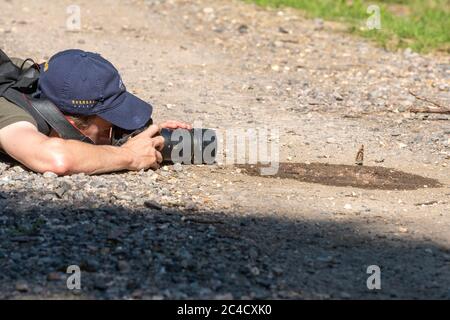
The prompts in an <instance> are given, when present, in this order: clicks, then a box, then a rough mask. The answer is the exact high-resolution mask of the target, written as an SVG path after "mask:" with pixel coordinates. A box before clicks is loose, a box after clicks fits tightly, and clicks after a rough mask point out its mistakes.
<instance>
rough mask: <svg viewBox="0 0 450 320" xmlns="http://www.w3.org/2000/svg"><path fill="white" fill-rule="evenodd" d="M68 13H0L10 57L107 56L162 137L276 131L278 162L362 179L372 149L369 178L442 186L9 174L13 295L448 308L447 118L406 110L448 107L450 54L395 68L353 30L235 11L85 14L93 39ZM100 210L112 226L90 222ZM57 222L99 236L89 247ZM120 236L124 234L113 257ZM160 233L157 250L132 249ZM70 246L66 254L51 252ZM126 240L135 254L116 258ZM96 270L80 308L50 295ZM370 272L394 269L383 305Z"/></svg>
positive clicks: (203, 174)
mask: <svg viewBox="0 0 450 320" xmlns="http://www.w3.org/2000/svg"><path fill="white" fill-rule="evenodd" d="M71 4H73V2H72V1H58V3H57V4H56V3H55V2H54V1H50V0H41V1H19V0H0V7H1V13H0V47H1V48H2V49H3V50H4V51H5V52H6V53H8V54H9V55H11V56H18V57H31V58H34V59H36V60H38V61H42V60H45V59H48V58H49V57H50V56H52V55H53V54H54V53H56V52H58V51H60V50H63V49H67V48H81V49H84V50H88V51H94V52H98V53H101V54H102V55H103V56H104V57H105V58H107V59H109V60H110V61H112V62H113V64H114V65H115V66H116V67H117V68H118V69H119V71H120V72H121V74H122V76H123V80H124V83H125V84H126V86H127V89H128V90H129V91H131V92H133V93H135V94H137V95H139V96H140V97H141V98H143V99H144V100H146V101H149V102H151V103H152V104H153V105H154V119H155V120H156V121H159V120H166V119H181V120H185V121H189V122H195V123H196V124H198V123H199V121H201V125H202V126H203V127H209V128H216V129H218V130H225V129H229V128H241V129H249V128H276V129H278V130H279V131H280V161H281V162H287V163H306V164H308V163H309V164H314V163H322V164H331V165H349V166H354V163H355V155H356V152H357V151H358V149H359V147H360V146H361V144H364V146H365V160H364V166H363V167H362V168H364V170H368V171H370V170H371V169H367V168H366V167H375V166H378V167H383V168H392V169H395V170H399V171H402V172H404V173H407V174H415V175H419V176H421V177H424V178H427V179H435V180H437V181H439V184H440V186H439V185H437V184H436V185H433V184H430V185H425V184H421V185H419V184H418V185H417V187H418V188H405V189H414V190H386V189H392V188H380V189H362V188H357V187H352V186H348V184H345V185H347V186H342V184H339V183H337V182H336V183H333V181H328V183H325V184H320V183H308V182H305V181H296V180H293V179H277V178H275V177H273V178H271V177H260V176H257V175H256V176H255V175H247V174H245V172H244V170H241V169H239V168H235V167H232V166H225V165H212V166H183V168H182V170H179V168H178V167H173V166H168V167H166V168H163V169H160V170H158V171H157V172H156V173H153V172H142V173H120V174H112V175H103V176H101V177H93V178H91V177H74V178H73V179H72V178H67V179H66V178H51V177H50V178H42V177H38V176H37V175H35V174H32V173H29V172H27V171H23V170H21V169H20V167H18V166H16V165H5V167H4V168H3V169H0V204H2V207H3V209H1V210H2V212H3V214H2V216H1V219H2V220H0V222H1V223H2V224H0V229H1V230H2V232H1V233H0V239H1V242H0V267H1V271H0V273H1V275H0V280H1V281H0V297H2V298H48V297H57V298H61V297H62V298H67V297H68V298H79V297H82V298H130V297H132V298H148V299H152V298H157V299H158V298H281V299H292V298H293V299H330V298H331V299H348V298H356V299H359V298H370V299H371V298H373V299H379V298H397V299H398V298H400V299H403V298H415V299H418V298H422V299H430V298H438V299H449V298H450V214H449V213H450V121H449V120H450V116H449V115H436V114H431V115H428V114H413V113H410V112H409V111H408V108H410V107H417V106H427V104H425V103H424V102H423V101H419V100H417V99H416V98H414V97H413V96H412V95H411V94H410V93H409V92H408V91H409V90H412V91H413V92H415V93H416V94H418V95H420V96H423V97H427V98H429V99H433V100H434V101H437V102H439V103H441V104H443V105H447V106H449V105H450V94H449V90H450V89H449V88H450V64H449V62H450V60H449V57H448V56H447V55H440V54H433V55H427V56H422V55H419V54H416V53H414V52H411V51H410V50H401V51H398V52H387V51H385V50H383V49H381V48H378V47H376V46H375V45H373V44H371V43H369V42H367V41H365V40H362V39H359V38H354V37H352V36H350V35H348V34H346V33H344V32H343V31H342V30H343V27H342V26H341V25H338V24H335V23H328V22H323V21H321V20H317V19H316V20H308V19H305V18H303V17H302V15H301V14H300V13H298V12H295V11H293V10H289V9H283V10H269V9H263V8H259V7H256V6H253V5H249V4H245V3H242V2H239V1H222V0H216V1H210V0H197V1H182V0H167V1H163V0H161V1H114V0H103V1H86V0H78V1H76V4H77V5H78V6H79V7H80V9H81V30H79V31H77V32H73V31H68V30H67V27H66V22H67V19H68V17H69V14H68V13H67V12H66V8H67V7H68V6H69V5H71ZM318 168H319V169H318V170H321V169H320V168H322V167H318ZM358 168H360V167H358ZM344 171H345V170H344ZM16 174H18V175H19V176H20V177H23V179H22V180H20V179H14V178H13V177H14V176H15V175H16ZM343 174H344V175H345V172H344V173H343ZM45 179H47V180H45ZM49 179H50V180H49ZM70 179H72V180H70ZM77 179H78V180H77ZM324 179H325V180H327V178H323V179H322V180H324ZM330 179H333V176H331V178H330ZM319 180H320V179H319ZM45 181H47V182H45ZM48 181H50V182H48ZM70 181H75V182H77V181H78V182H79V181H82V182H83V183H82V184H81V186H78V185H77V184H76V183H74V184H73V185H72V188H78V190H79V192H81V193H82V194H83V195H86V198H85V200H83V199H80V198H77V197H79V196H77V195H75V193H74V194H73V196H72V194H71V193H70V192H68V193H67V194H69V193H70V196H67V197H68V198H64V197H63V196H58V197H55V198H54V199H53V198H51V197H50V198H46V196H45V194H52V192H54V191H55V190H59V189H57V188H60V186H61V185H62V184H63V183H71V182H70ZM306 181H311V180H306ZM424 181H429V180H424ZM313 182H314V181H313ZM319 182H320V181H319ZM83 185H84V186H85V187H82V186H83ZM350 185H351V184H350ZM124 186H125V187H124ZM394 189H395V188H394ZM24 191H26V195H24V194H23V192H24ZM106 193H108V197H109V198H108V199H107V197H106V196H105V197H103V194H106ZM57 194H58V193H57ZM100 194H101V195H100ZM112 198H113V200H111V199H112ZM11 199H12V200H11ZM14 199H15V200H14ZM86 199H88V200H86ZM149 201H153V202H155V203H156V204H155V205H154V206H152V205H151V203H153V202H149ZM88 204H89V205H88ZM78 206H79V207H78ZM102 206H109V207H108V208H109V209H108V210H112V211H108V210H106V209H105V211H104V212H109V214H110V215H111V216H112V217H116V218H117V221H116V222H114V221H110V220H111V216H109V217H108V214H106V216H101V214H100V213H98V212H97V213H94V212H93V210H94V209H92V208H95V210H98V208H99V207H102ZM110 206H113V209H111V208H110ZM155 206H156V208H155ZM114 208H116V209H114ZM77 210H78V211H77ZM79 210H82V211H83V210H84V211H83V212H84V213H80V212H79ZM90 210H91V211H90ZM114 210H116V211H114ZM155 210H156V211H155ZM36 212H38V213H36ZM61 212H65V213H61ZM67 212H68V213H69V214H67ZM71 212H72V213H73V215H71V214H70V213H71ZM89 212H91V213H92V214H89ZM111 212H112V213H111ZM135 212H140V213H139V214H136V216H135V217H134V216H133V213H135ZM155 212H156V213H155ZM55 215H63V217H61V216H58V217H57V218H55ZM99 215H100V216H99ZM127 215H130V216H131V217H132V218H131V219H129V218H128V217H127ZM94 216H95V219H94ZM38 218H39V219H41V220H42V219H43V220H44V221H46V222H45V223H44V224H43V226H42V227H41V229H39V230H37V231H36V230H34V229H33V232H34V233H37V234H34V233H30V234H27V235H26V236H27V237H28V238H17V239H16V238H14V237H11V233H10V232H9V230H11V229H12V228H13V227H15V228H16V229H17V228H19V227H20V226H21V224H26V223H28V222H27V221H30V220H29V219H31V220H32V221H37V219H38ZM55 219H56V220H59V221H64V219H67V221H70V223H71V224H70V226H71V227H73V228H74V226H78V227H80V228H87V226H86V225H87V224H90V223H91V224H94V225H97V226H98V228H99V229H98V232H97V234H96V235H95V236H94V235H91V233H89V232H88V233H86V234H84V233H83V234H82V235H80V234H77V233H72V229H70V228H69V226H62V225H58V228H57V227H56V226H55V225H54V224H52V223H56V222H54V220H55ZM102 219H103V220H102ZM105 219H106V221H107V222H108V221H109V222H110V223H111V225H107V224H106V222H104V221H105ZM52 221H53V222H52ZM102 221H103V222H102ZM119 222H120V223H119ZM104 223H105V224H104ZM139 223H141V224H139ZM143 224H145V228H144V227H143ZM33 226H34V225H33ZM153 226H154V227H155V228H156V229H152V228H153ZM67 228H69V229H67ZM102 228H104V229H102ZM108 228H109V229H108ZM117 228H126V230H125V231H124V230H122V229H120V230H122V233H120V232H119V233H118V235H115V236H114V237H112V239H113V240H114V239H115V240H114V241H116V242H114V241H112V242H111V239H109V237H110V231H111V230H112V231H114V230H116V229H117ZM19 229H20V228H19ZM110 229H111V230H110ZM147 229H149V230H155V233H152V237H153V238H150V239H148V238H145V237H142V238H139V239H140V240H139V241H138V240H136V241H134V242H133V243H128V242H127V241H126V240H127V239H131V238H132V237H134V236H135V237H138V236H139V237H141V235H140V234H139V235H137V231H136V230H139V231H142V233H144V232H146V230H147ZM83 230H84V229H83ZM133 230H134V231H133ZM61 232H67V234H68V235H67V237H66V238H65V242H61V243H60V245H58V246H53V244H54V241H56V240H55V237H62V236H63V235H61V234H60V233H61ZM73 232H75V231H73ZM80 232H81V231H80ZM94 233H95V232H94ZM69 235H70V236H69ZM88 235H89V236H88ZM16 236H17V235H16ZM19 236H21V237H23V236H24V235H22V234H21V235H19ZM83 236H85V237H86V238H83ZM30 237H31V238H30ZM33 237H38V238H33ZM15 239H16V240H15ZM36 239H41V240H36ZM58 239H59V238H58ZM108 239H109V240H108ZM117 239H119V240H117ZM136 239H137V238H136ZM59 240H61V239H59ZM85 240H86V241H85ZM34 241H37V243H38V244H35V242H34ZM84 241H85V242H84ZM117 242H119V243H122V247H123V248H128V247H127V246H129V248H130V251H129V252H128V254H129V255H130V256H127V253H120V254H118V255H115V254H110V250H111V252H116V251H117V250H119V249H117V248H118V244H117ZM52 247H53V248H52ZM119 247H120V246H119ZM32 248H34V250H38V249H37V248H43V249H42V250H43V251H42V250H41V251H39V253H38V254H37V255H35V254H30V253H27V250H32ZM135 248H140V249H141V251H140V252H136V253H134V249H135ZM180 248H183V250H182V252H180V250H181V249H180ZM106 249H108V250H106ZM147 249H148V250H150V251H151V252H150V253H149V252H147V251H146V250H147ZM39 250H40V249H39ZM67 250H68V251H70V252H72V254H73V258H72V259H70V255H68V254H67V252H66V251H67ZM77 250H81V251H82V252H81V251H80V252H78V251H77ZM114 250H116V251H114ZM30 252H33V251H30ZM46 252H47V253H46ZM17 254H19V255H17ZM147 254H148V255H149V257H151V259H152V260H148V259H147V258H148V257H147ZM62 256H64V259H62V258H61V257H62ZM172 256H173V257H174V258H173V259H172V258H170V257H172ZM36 257H39V259H37V258H36ZM43 257H46V258H47V259H48V260H44V261H43V262H42V259H41V258H43ZM143 257H145V259H147V260H145V262H144V261H143V259H144V258H143ZM58 258H61V259H62V260H61V261H56V262H55V261H54V260H51V259H58ZM169 258H170V259H171V260H168V259H169ZM84 259H87V260H88V261H91V262H92V260H94V261H95V262H94V263H91V264H89V262H88V263H84V267H82V270H86V271H85V272H87V276H86V278H85V279H86V282H85V285H84V286H83V288H82V290H81V292H78V293H76V295H73V294H72V293H71V292H70V291H69V290H68V289H67V288H66V287H65V283H64V282H61V281H60V282H58V281H53V280H54V279H55V278H57V279H59V278H58V276H57V275H56V276H55V275H54V272H59V273H60V277H64V270H65V268H64V266H65V265H66V264H64V263H66V262H67V265H69V264H78V265H80V264H81V265H83V263H82V261H81V260H83V261H84ZM96 259H97V260H96ZM179 259H181V260H179ZM33 261H34V262H33ZM39 261H41V262H39ZM120 261H127V262H124V263H122V264H121V262H120ZM149 261H150V262H149ZM151 261H153V262H151ZM180 261H181V262H180ZM184 262H185V263H184ZM27 263H28V264H27ZM126 263H128V264H129V266H128V268H127V264H126ZM19 265H20V267H19ZM116 265H118V267H117V268H116ZM370 265H377V266H379V267H380V268H381V289H380V290H369V289H368V288H367V286H366V280H367V278H368V276H369V274H367V272H366V271H367V267H368V266H370ZM24 266H29V269H26V268H25V267H24ZM121 266H122V267H121ZM155 266H158V268H156V267H155ZM33 268H35V271H32V270H34V269H33ZM163 268H164V269H163ZM105 279H107V280H105ZM130 279H131V280H133V281H134V282H133V281H132V283H134V285H130ZM127 281H128V282H127Z"/></svg>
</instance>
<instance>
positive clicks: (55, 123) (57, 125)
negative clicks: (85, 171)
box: [29, 99, 94, 144]
mask: <svg viewBox="0 0 450 320" xmlns="http://www.w3.org/2000/svg"><path fill="white" fill-rule="evenodd" d="M29 102H30V105H31V106H32V107H33V109H34V110H36V111H37V112H38V114H39V115H40V116H41V117H42V118H43V119H45V121H46V122H47V123H48V124H49V125H50V126H51V127H52V128H53V129H54V130H55V131H56V132H57V133H58V134H59V136H60V137H61V138H63V139H72V140H78V141H82V142H86V143H91V144H94V142H93V141H92V140H91V139H90V138H89V137H87V136H85V135H84V134H82V133H81V132H80V131H79V130H78V129H77V128H75V127H74V126H73V125H71V124H70V122H69V121H67V119H66V118H65V117H64V115H63V114H62V112H61V111H60V110H59V109H58V108H57V107H56V106H55V105H54V104H53V103H52V102H51V101H50V100H47V99H29Z"/></svg>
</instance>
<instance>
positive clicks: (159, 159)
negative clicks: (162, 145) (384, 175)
mask: <svg viewBox="0 0 450 320" xmlns="http://www.w3.org/2000/svg"><path fill="white" fill-rule="evenodd" d="M155 154H156V162H157V163H161V162H162V161H163V157H162V154H161V152H159V151H156V153H155Z"/></svg>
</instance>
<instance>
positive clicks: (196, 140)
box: [111, 122, 217, 164]
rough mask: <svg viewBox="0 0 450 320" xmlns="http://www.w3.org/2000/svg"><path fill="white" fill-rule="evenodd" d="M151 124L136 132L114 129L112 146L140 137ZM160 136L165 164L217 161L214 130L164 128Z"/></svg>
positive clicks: (211, 162) (209, 162) (210, 162)
mask: <svg viewBox="0 0 450 320" xmlns="http://www.w3.org/2000/svg"><path fill="white" fill-rule="evenodd" d="M151 124H152V123H151V122H149V123H148V124H147V125H146V126H145V127H143V128H141V129H138V130H135V131H127V130H123V129H119V128H114V132H113V136H112V141H111V143H112V145H115V146H121V145H123V144H124V143H125V142H127V140H128V139H130V138H132V137H134V136H136V135H138V134H139V133H141V132H142V131H144V130H145V129H147V128H148V126H149V125H151ZM160 135H161V136H162V137H163V138H164V148H163V149H162V150H161V155H162V157H163V161H164V162H169V163H182V164H213V163H214V162H215V161H216V153H217V134H216V131H215V130H213V129H204V128H194V129H191V130H187V129H175V130H172V129H165V128H163V129H161V132H160Z"/></svg>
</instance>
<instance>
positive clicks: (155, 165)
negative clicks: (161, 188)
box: [150, 162, 159, 170]
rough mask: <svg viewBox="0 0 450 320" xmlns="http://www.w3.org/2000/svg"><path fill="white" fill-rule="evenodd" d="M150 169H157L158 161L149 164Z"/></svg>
mask: <svg viewBox="0 0 450 320" xmlns="http://www.w3.org/2000/svg"><path fill="white" fill-rule="evenodd" d="M150 169H153V170H157V169H159V163H158V162H155V163H153V164H152V165H151V166H150Z"/></svg>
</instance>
